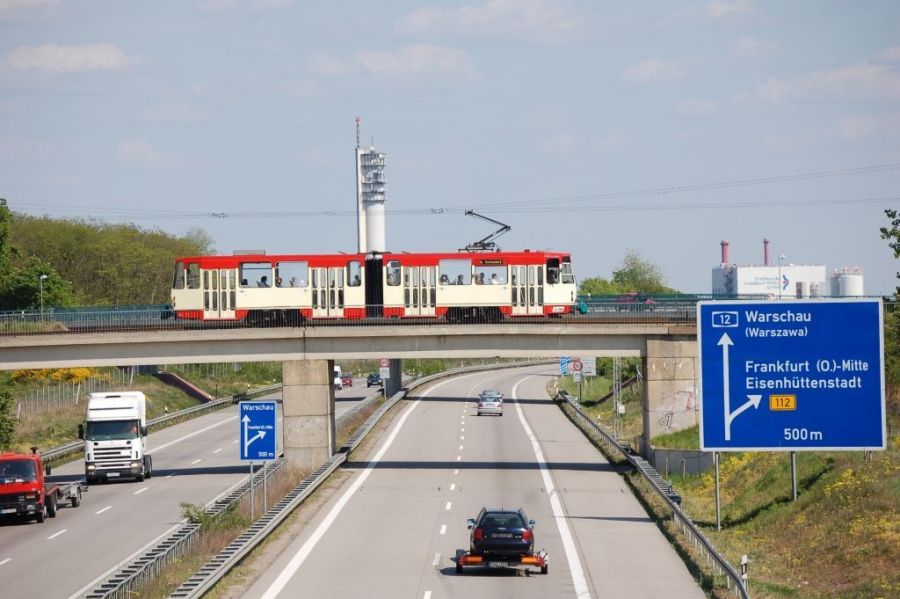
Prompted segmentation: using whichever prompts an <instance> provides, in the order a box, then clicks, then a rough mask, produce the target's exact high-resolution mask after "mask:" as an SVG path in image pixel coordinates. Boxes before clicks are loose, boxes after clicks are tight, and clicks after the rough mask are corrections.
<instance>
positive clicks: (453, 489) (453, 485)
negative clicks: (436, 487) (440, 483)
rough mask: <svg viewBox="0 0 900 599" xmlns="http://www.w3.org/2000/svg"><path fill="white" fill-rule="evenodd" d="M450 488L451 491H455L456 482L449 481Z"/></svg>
mask: <svg viewBox="0 0 900 599" xmlns="http://www.w3.org/2000/svg"><path fill="white" fill-rule="evenodd" d="M450 490H451V491H455V490H456V483H450Z"/></svg>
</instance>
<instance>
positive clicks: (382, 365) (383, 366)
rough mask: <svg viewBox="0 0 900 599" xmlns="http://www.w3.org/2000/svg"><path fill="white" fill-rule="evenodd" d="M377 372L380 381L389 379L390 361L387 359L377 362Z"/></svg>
mask: <svg viewBox="0 0 900 599" xmlns="http://www.w3.org/2000/svg"><path fill="white" fill-rule="evenodd" d="M378 365H379V371H378V373H379V374H380V375H381V378H382V380H384V379H389V378H391V361H390V359H388V358H381V359H380V360H379V361H378Z"/></svg>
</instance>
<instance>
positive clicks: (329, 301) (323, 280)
mask: <svg viewBox="0 0 900 599" xmlns="http://www.w3.org/2000/svg"><path fill="white" fill-rule="evenodd" d="M309 271H310V276H311V277H312V312H313V318H316V317H318V318H326V317H329V316H330V317H336V316H343V315H344V267H342V266H332V267H328V268H310V269H309Z"/></svg>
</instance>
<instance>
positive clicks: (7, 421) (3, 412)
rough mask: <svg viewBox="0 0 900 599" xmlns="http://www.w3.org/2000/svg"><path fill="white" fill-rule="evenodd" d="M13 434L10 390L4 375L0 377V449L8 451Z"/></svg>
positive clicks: (13, 425)
mask: <svg viewBox="0 0 900 599" xmlns="http://www.w3.org/2000/svg"><path fill="white" fill-rule="evenodd" d="M15 432H16V420H15V417H14V416H13V396H12V390H11V386H10V383H9V377H8V376H6V375H5V374H4V375H2V376H0V449H9V446H10V444H11V443H12V440H13V434H14V433H15Z"/></svg>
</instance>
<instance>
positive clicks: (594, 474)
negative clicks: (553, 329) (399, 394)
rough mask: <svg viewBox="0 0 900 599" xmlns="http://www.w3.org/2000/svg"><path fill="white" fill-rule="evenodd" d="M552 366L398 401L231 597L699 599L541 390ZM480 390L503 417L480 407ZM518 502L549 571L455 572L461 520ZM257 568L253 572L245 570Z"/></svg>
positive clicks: (453, 383) (632, 503)
mask: <svg viewBox="0 0 900 599" xmlns="http://www.w3.org/2000/svg"><path fill="white" fill-rule="evenodd" d="M550 376H551V372H550V370H549V369H548V368H547V367H541V368H539V367H531V368H528V369H518V370H508V371H498V372H494V373H478V374H471V375H465V376H461V377H455V378H452V379H447V380H444V381H442V382H438V383H436V384H434V385H432V386H431V387H430V388H428V389H427V390H425V391H421V392H418V393H419V397H418V398H412V399H411V400H410V401H407V402H404V405H403V406H402V408H401V412H400V414H399V415H398V416H397V417H396V418H395V420H394V421H393V422H392V423H391V424H390V426H389V427H388V428H387V429H386V432H385V435H384V437H383V438H382V439H380V440H379V441H378V444H377V445H376V446H375V448H374V449H373V450H372V454H371V455H369V456H361V457H359V456H358V457H356V460H357V461H354V462H351V463H349V464H348V465H347V468H348V469H350V470H351V471H352V476H350V477H348V478H347V480H346V481H345V482H344V483H343V484H342V485H341V487H340V488H338V489H337V490H336V491H335V492H334V494H333V495H332V496H331V497H329V498H328V500H327V501H324V502H323V503H322V505H321V507H320V509H318V510H317V511H316V512H315V513H314V514H313V515H312V516H311V520H310V522H309V525H308V526H306V527H304V528H302V529H300V530H299V532H298V533H297V535H296V537H295V538H294V539H292V540H291V541H290V543H289V544H288V545H287V547H279V548H275V547H272V548H270V549H269V553H268V554H264V555H262V556H261V558H260V559H259V560H257V563H262V564H266V563H268V564H269V566H268V567H267V568H266V567H262V568H260V569H261V573H260V574H259V575H258V576H257V577H256V579H255V580H253V581H251V582H250V583H248V586H247V587H246V588H233V589H230V590H229V591H228V592H227V596H229V597H251V598H265V599H271V598H274V597H300V596H303V597H323V598H327V597H369V598H385V599H387V598H395V597H413V598H422V599H437V598H441V597H463V598H465V599H473V598H481V597H485V598H487V597H517V598H520V597H524V598H527V597H540V598H546V597H554V598H556V597H577V598H579V599H584V598H587V597H630V598H641V597H648V598H649V597H653V598H657V597H685V598H688V597H689V598H697V599H700V598H702V597H705V595H704V593H703V592H702V591H701V590H700V588H699V587H698V585H697V584H696V583H695V582H694V580H693V579H692V578H691V576H690V574H689V573H688V571H687V568H686V567H685V565H684V563H683V562H682V561H681V559H680V558H679V557H678V555H677V554H676V552H675V551H674V550H673V549H672V547H671V546H670V545H669V543H668V542H667V541H666V539H665V538H664V537H663V535H662V534H661V533H660V531H659V530H658V528H657V527H656V525H655V524H654V523H653V522H652V521H651V520H650V519H649V518H648V517H647V515H646V513H645V512H644V510H643V509H642V508H641V506H640V504H639V503H638V501H637V500H636V499H635V498H634V496H633V495H632V493H631V491H630V490H629V489H628V487H627V486H626V485H625V484H624V482H623V480H622V478H621V476H620V475H618V474H617V473H616V472H614V471H613V469H612V467H611V466H610V465H609V464H608V463H607V462H606V461H605V460H604V459H603V458H602V456H601V455H600V454H599V453H598V452H597V450H596V449H595V448H594V447H593V446H591V445H590V444H589V443H588V441H587V440H586V439H585V438H584V437H583V436H582V435H581V433H580V432H579V431H578V430H577V429H575V427H574V426H573V425H571V424H570V423H569V421H568V420H567V419H566V417H565V416H564V415H563V414H562V412H561V411H560V410H559V408H558V407H556V406H555V405H553V404H552V402H550V401H549V400H548V399H547V394H546V391H545V390H544V387H545V384H546V383H547V381H548V378H549V377H550ZM484 388H496V389H499V390H500V391H503V393H504V394H505V395H506V398H507V400H506V402H505V406H504V415H503V416H502V417H497V416H481V417H479V416H477V415H475V402H474V398H475V397H476V396H477V394H478V393H479V392H480V391H481V390H482V389H484ZM482 506H489V507H506V508H518V507H522V508H524V510H525V512H526V513H527V515H528V517H529V518H531V519H534V520H536V521H537V525H536V528H535V537H536V543H535V547H536V548H545V549H546V550H547V551H549V553H550V556H551V561H550V567H549V573H548V574H547V575H540V574H534V575H532V576H529V577H526V576H523V575H521V574H519V575H517V574H516V573H515V572H514V571H507V570H490V571H482V572H475V571H469V570H467V571H466V572H464V573H463V574H462V575H457V574H456V573H455V568H454V563H453V561H452V558H453V557H454V556H455V552H456V550H457V549H462V548H467V547H468V534H469V532H468V530H467V528H466V519H467V518H474V517H475V516H476V514H477V513H478V511H479V509H480V508H481V507H482ZM249 575H250V576H252V573H251V574H249Z"/></svg>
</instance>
